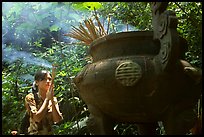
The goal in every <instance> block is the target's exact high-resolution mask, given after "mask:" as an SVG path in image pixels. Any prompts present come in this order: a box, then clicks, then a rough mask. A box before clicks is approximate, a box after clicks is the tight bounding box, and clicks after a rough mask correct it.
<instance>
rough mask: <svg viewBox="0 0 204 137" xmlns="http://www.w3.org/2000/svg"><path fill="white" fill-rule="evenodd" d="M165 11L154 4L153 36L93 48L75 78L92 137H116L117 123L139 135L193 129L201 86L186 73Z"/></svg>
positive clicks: (118, 36)
mask: <svg viewBox="0 0 204 137" xmlns="http://www.w3.org/2000/svg"><path fill="white" fill-rule="evenodd" d="M166 6H167V4H166V3H164V4H161V3H158V4H152V8H153V26H154V31H131V32H120V33H114V34H109V35H107V36H104V37H101V38H99V39H96V40H95V41H93V42H92V43H91V45H90V55H91V56H92V58H93V63H91V64H88V65H86V66H85V67H84V68H83V70H82V71H81V72H80V73H79V74H78V75H77V76H76V77H75V84H76V86H77V87H78V89H79V94H80V97H81V98H82V99H83V100H84V102H85V103H86V104H87V106H88V110H89V112H90V117H89V123H88V126H89V129H90V132H91V133H93V134H114V131H113V125H114V123H115V122H123V123H136V124H138V125H139V131H140V134H154V132H155V131H154V130H155V128H156V127H155V125H156V123H157V122H158V121H163V123H164V127H165V131H166V133H167V134H185V133H186V132H188V130H189V129H190V128H191V127H192V126H193V124H194V120H195V117H196V114H195V113H194V111H193V109H194V106H195V104H196V102H197V100H198V98H199V97H200V94H201V92H200V86H199V84H197V83H196V82H195V80H194V79H192V78H191V77H189V75H187V74H186V72H185V69H184V68H185V66H186V65H190V64H188V63H187V62H185V61H182V60H181V58H180V54H181V51H182V50H181V46H180V45H182V44H184V43H182V41H183V39H182V38H181V37H179V36H178V34H177V33H176V30H175V29H176V25H175V24H176V23H174V22H175V20H174V18H173V19H171V17H172V16H173V17H175V16H174V14H166V13H165V12H164V9H165V7H166ZM162 7H163V8H162ZM157 10H158V11H159V10H161V12H160V14H158V12H157ZM163 12H164V13H163ZM170 15H171V16H170ZM155 16H158V17H161V19H160V20H158V18H156V17H155ZM163 16H164V17H163ZM154 18H156V19H154ZM163 18H164V19H163ZM165 19H166V20H167V21H166V20H165ZM159 21H161V23H159ZM157 23H158V24H162V23H163V25H161V26H158V25H157ZM165 23H167V24H165ZM172 24H173V25H172ZM185 116H186V117H187V116H188V118H187V119H186V117H185Z"/></svg>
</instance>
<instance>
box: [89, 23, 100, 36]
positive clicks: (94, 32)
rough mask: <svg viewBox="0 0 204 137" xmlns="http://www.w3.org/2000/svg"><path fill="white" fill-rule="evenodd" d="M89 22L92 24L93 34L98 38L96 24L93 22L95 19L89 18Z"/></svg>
mask: <svg viewBox="0 0 204 137" xmlns="http://www.w3.org/2000/svg"><path fill="white" fill-rule="evenodd" d="M89 23H90V25H91V29H92V32H93V34H94V36H95V39H97V38H98V37H99V36H98V35H97V34H96V27H95V25H94V23H93V21H92V20H91V19H89Z"/></svg>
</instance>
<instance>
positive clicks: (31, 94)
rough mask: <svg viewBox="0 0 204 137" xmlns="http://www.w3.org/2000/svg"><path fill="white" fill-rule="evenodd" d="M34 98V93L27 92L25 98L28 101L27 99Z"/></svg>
mask: <svg viewBox="0 0 204 137" xmlns="http://www.w3.org/2000/svg"><path fill="white" fill-rule="evenodd" d="M33 99H34V94H33V93H29V94H27V95H26V97H25V100H26V101H28V100H33Z"/></svg>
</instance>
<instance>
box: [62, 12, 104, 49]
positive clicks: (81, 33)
mask: <svg viewBox="0 0 204 137" xmlns="http://www.w3.org/2000/svg"><path fill="white" fill-rule="evenodd" d="M95 19H96V21H97V23H98V26H96V25H95V24H94V23H93V21H92V19H90V18H89V19H86V20H84V24H85V27H84V26H83V25H82V23H80V25H79V28H77V27H75V26H73V25H72V31H71V32H70V33H67V34H64V36H69V37H72V38H74V39H77V40H79V41H82V42H83V43H85V44H86V45H87V46H89V45H90V44H91V43H92V42H93V41H94V40H95V39H97V38H100V37H102V36H105V35H107V33H106V32H105V29H104V27H103V26H102V25H101V22H100V20H99V19H98V17H97V15H96V12H95Z"/></svg>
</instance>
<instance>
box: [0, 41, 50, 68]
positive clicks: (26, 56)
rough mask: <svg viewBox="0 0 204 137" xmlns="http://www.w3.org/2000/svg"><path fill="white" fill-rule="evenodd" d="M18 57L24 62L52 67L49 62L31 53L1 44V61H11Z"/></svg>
mask: <svg viewBox="0 0 204 137" xmlns="http://www.w3.org/2000/svg"><path fill="white" fill-rule="evenodd" d="M18 59H20V60H22V61H23V62H24V63H25V64H34V65H37V66H42V67H46V68H51V67H52V65H51V63H49V62H48V61H46V60H43V59H41V58H36V57H34V56H33V55H32V54H31V53H28V52H23V51H17V50H15V49H14V48H6V46H5V45H3V44H2V61H7V62H9V63H13V62H14V61H16V60H18Z"/></svg>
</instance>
